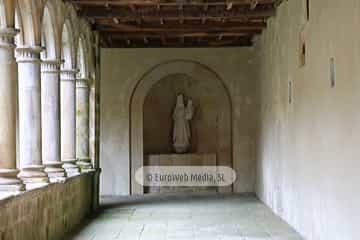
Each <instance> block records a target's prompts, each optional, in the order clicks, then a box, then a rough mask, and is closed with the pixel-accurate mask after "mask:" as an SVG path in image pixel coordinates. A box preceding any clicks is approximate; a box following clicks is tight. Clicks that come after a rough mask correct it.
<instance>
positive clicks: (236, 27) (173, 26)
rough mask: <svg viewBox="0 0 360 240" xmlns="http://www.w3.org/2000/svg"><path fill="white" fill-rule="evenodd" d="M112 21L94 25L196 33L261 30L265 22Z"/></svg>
mask: <svg viewBox="0 0 360 240" xmlns="http://www.w3.org/2000/svg"><path fill="white" fill-rule="evenodd" d="M114 19H117V18H113V19H101V20H99V19H98V20H96V21H95V24H96V25H98V26H101V27H111V28H116V29H118V30H119V31H193V30H194V29H199V30H197V31H224V30H229V31H240V30H262V29H264V28H266V25H267V24H266V22H238V23H233V22H228V23H226V24H222V23H207V24H201V23H197V24H194V23H184V24H182V25H180V26H179V25H178V24H177V23H176V22H175V23H172V22H167V23H163V24H161V23H159V24H153V23H146V24H145V23H143V24H141V25H134V24H126V23H119V21H118V20H117V21H116V22H115V21H114Z"/></svg>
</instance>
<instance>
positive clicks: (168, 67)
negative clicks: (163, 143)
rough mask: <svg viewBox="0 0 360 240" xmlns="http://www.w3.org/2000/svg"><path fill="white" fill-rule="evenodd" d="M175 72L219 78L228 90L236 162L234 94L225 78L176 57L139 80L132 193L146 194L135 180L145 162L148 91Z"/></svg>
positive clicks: (133, 107) (133, 106)
mask: <svg viewBox="0 0 360 240" xmlns="http://www.w3.org/2000/svg"><path fill="white" fill-rule="evenodd" d="M175 74H185V75H188V76H193V77H194V78H198V79H203V80H204V81H217V82H218V83H219V87H221V88H222V89H221V91H223V92H224V96H225V97H224V98H225V99H223V100H224V101H226V102H227V105H228V109H227V113H228V118H229V119H228V120H229V121H230V126H229V129H227V131H228V132H227V133H226V135H227V136H228V138H227V140H228V141H229V145H230V146H229V147H230V149H229V150H230V151H229V156H228V157H229V161H230V164H229V165H230V166H231V165H232V136H231V133H232V129H231V128H232V127H231V126H232V111H231V109H232V107H231V97H230V94H229V91H228V89H227V88H226V86H225V84H224V82H223V80H222V79H221V78H220V77H219V75H218V74H217V73H215V72H214V71H213V70H211V69H210V68H209V67H207V66H205V65H203V64H201V63H198V62H194V61H188V60H173V61H168V62H165V63H162V64H159V65H157V66H155V67H153V68H152V69H150V70H149V71H148V72H147V73H145V74H144V75H143V76H142V77H141V79H140V80H139V81H138V83H137V85H136V86H135V89H134V91H133V93H132V96H131V99H130V184H131V186H130V188H131V194H143V187H142V186H141V185H139V184H137V183H136V182H135V180H134V177H133V176H134V175H135V172H136V170H137V169H138V168H139V167H142V165H143V161H144V156H143V153H144V146H143V117H144V116H143V114H144V111H143V106H144V101H145V98H146V96H147V94H148V92H149V91H150V90H151V88H152V86H154V85H155V84H156V83H157V82H158V81H160V80H161V79H164V78H165V77H167V76H170V75H175Z"/></svg>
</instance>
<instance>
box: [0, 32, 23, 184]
mask: <svg viewBox="0 0 360 240" xmlns="http://www.w3.org/2000/svg"><path fill="white" fill-rule="evenodd" d="M16 34H17V31H16V30H15V29H12V28H9V29H1V30H0V76H1V77H0V96H1V101H0V154H1V156H0V191H20V190H24V185H23V184H22V182H21V180H20V179H18V178H17V177H16V176H17V174H18V173H19V171H18V170H17V169H16V111H17V100H16V96H17V93H16V91H17V64H16V61H15V57H14V49H15V45H14V37H15V35H16Z"/></svg>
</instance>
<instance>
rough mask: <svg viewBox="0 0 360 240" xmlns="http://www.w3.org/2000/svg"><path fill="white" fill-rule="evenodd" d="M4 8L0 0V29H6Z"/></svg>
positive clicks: (2, 0)
mask: <svg viewBox="0 0 360 240" xmlns="http://www.w3.org/2000/svg"><path fill="white" fill-rule="evenodd" d="M5 8H6V6H5V4H4V0H1V1H0V27H1V28H7V27H8V23H7V19H6V11H5Z"/></svg>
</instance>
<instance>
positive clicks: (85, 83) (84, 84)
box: [76, 78, 89, 88]
mask: <svg viewBox="0 0 360 240" xmlns="http://www.w3.org/2000/svg"><path fill="white" fill-rule="evenodd" d="M76 88H89V79H87V78H77V79H76Z"/></svg>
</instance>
